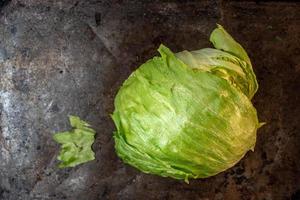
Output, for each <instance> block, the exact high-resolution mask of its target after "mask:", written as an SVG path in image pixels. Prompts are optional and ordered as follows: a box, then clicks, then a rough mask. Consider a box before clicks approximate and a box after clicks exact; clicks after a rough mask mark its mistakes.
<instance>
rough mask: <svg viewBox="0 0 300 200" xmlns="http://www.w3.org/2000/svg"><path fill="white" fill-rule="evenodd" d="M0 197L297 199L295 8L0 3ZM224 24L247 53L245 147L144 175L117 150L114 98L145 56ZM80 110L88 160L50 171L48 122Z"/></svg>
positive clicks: (298, 33)
mask: <svg viewBox="0 0 300 200" xmlns="http://www.w3.org/2000/svg"><path fill="white" fill-rule="evenodd" d="M1 6H3V7H2V8H1V9H0V13H1V14H0V149H1V152H0V199H3V200H19V199H20V200H21V199H22V200H27V199H34V200H39V199H40V200H42V199H43V200H44V199H45V200H48V199H58V200H60V199H70V200H73V199H74V200H75V199H76V200H81V199H86V200H96V199H101V200H102V199H120V200H126V199H128V200H129V199H130V200H131V199H147V200H148V199H149V200H151V199H153V200H154V199H155V200H156V199H178V200H181V199H191V200H192V199H193V200H194V199H216V200H217V199H228V200H235V199H237V200H239V199H245V200H248V199H249V200H250V199H251V200H252V199H266V200H270V199H275V200H276V199H280V200H281V199H292V200H296V199H300V159H299V155H300V146H299V145H300V143H299V141H300V132H299V130H300V123H299V121H300V108H299V98H300V92H299V88H300V65H299V63H300V15H299V13H300V5H299V3H293V2H290V3H284V2H283V1H282V2H256V3H255V2H248V1H244V2H240V1H233V2H228V1H224V2H223V1H217V0H212V1H210V0H207V1H185V3H183V1H182V2H181V1H168V2H167V1H137V0H136V1H93V0H87V1H73V0H64V1H50V0H23V1H17V0H12V1H10V2H9V1H7V2H5V1H1ZM217 22H218V23H220V24H222V25H223V26H224V27H225V28H226V29H227V30H228V31H229V32H230V33H231V34H232V35H233V36H234V37H235V38H236V39H237V40H238V41H240V42H241V43H242V44H243V45H244V47H245V48H246V49H247V51H248V52H249V54H250V57H251V58H252V61H253V66H254V70H255V72H256V74H257V78H258V81H259V84H260V89H259V92H258V93H257V95H256V96H255V98H254V104H255V107H256V108H257V110H258V113H259V117H260V120H261V121H265V122H267V124H266V125H265V126H264V127H263V128H261V129H260V130H259V133H258V138H257V144H256V147H255V151H254V152H249V153H247V155H246V156H245V157H244V158H243V159H242V160H241V161H240V162H239V163H238V164H237V165H236V166H235V167H233V168H231V169H229V170H227V171H225V172H223V173H220V174H218V175H216V176H214V177H211V178H207V179H199V180H192V181H191V182H190V184H186V183H184V182H181V181H176V180H172V179H169V178H161V177H158V176H154V175H147V174H143V173H141V172H139V171H137V170H135V169H133V168H131V167H130V166H127V165H125V164H123V163H122V162H121V161H120V160H119V159H118V158H117V156H116V154H115V152H114V146H113V145H114V142H113V139H112V132H113V130H114V126H113V123H112V121H111V119H110V116H109V114H110V113H112V111H113V98H114V95H115V94H116V92H117V89H118V88H119V86H120V84H121V83H122V82H123V81H124V80H125V79H126V77H128V75H129V74H130V73H131V72H132V71H133V70H134V69H135V68H136V67H138V66H139V65H140V64H141V63H143V62H145V61H146V60H147V59H149V58H151V57H152V56H154V55H155V54H157V53H156V49H157V48H158V46H159V44H160V43H164V44H165V45H167V46H168V47H170V48H171V49H172V50H173V51H175V52H176V51H180V50H183V49H189V50H193V49H200V48H203V47H207V46H209V45H210V44H209V41H208V37H209V34H210V32H211V31H212V29H213V28H214V27H215V23H217ZM69 114H73V115H78V116H80V117H81V118H82V119H84V120H86V121H88V122H90V123H91V124H92V125H93V127H94V128H95V129H96V131H97V133H98V134H97V137H96V142H95V144H94V146H93V149H94V150H95V152H96V158H97V159H96V160H95V161H92V162H89V163H87V164H83V165H80V166H78V167H75V168H71V169H58V168H57V161H56V155H57V154H58V151H59V146H58V145H57V144H56V143H55V142H54V141H53V140H52V135H53V134H54V133H55V132H57V131H62V130H67V129H69V128H70V127H69V124H68V115H69Z"/></svg>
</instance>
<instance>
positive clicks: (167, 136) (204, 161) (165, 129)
mask: <svg viewBox="0 0 300 200" xmlns="http://www.w3.org/2000/svg"><path fill="white" fill-rule="evenodd" d="M159 52H160V54H161V57H154V58H153V59H151V60H149V61H147V62H146V63H145V64H143V65H142V66H141V67H139V68H138V69H137V70H136V71H135V72H134V73H132V74H131V76H130V77H129V78H128V79H127V80H126V81H125V82H124V84H123V86H122V87H121V88H120V90H119V92H118V94H117V96H116V98H115V111H114V113H113V115H112V118H113V120H114V122H115V125H116V127H117V131H116V132H115V133H114V139H115V148H116V152H117V154H118V156H119V157H120V158H122V159H123V161H124V162H126V163H129V164H130V165H132V166H134V167H136V168H138V169H140V170H141V171H143V172H145V173H153V174H157V175H160V176H169V177H173V178H175V179H184V180H185V181H188V179H189V178H204V177H209V176H212V175H215V174H217V173H219V172H221V171H224V170H226V169H228V168H230V167H231V166H233V165H234V164H235V163H237V162H238V161H239V160H240V159H241V158H242V157H243V156H244V154H245V153H246V152H247V151H248V150H250V149H253V147H254V145H255V141H256V131H257V128H258V127H259V122H258V119H257V114H256V110H255V108H254V107H253V106H252V104H251V102H250V99H249V98H248V97H247V96H246V95H245V94H244V93H243V92H241V90H240V89H239V88H238V87H233V85H232V84H231V83H230V82H229V81H228V80H227V79H224V77H222V76H219V75H218V73H213V72H212V68H211V67H210V62H211V61H209V59H211V58H210V57H209V56H208V59H207V60H206V61H205V62H207V63H208V65H207V66H202V64H201V66H199V67H195V68H192V67H189V66H187V65H186V64H185V62H183V61H181V60H180V59H178V58H177V57H176V56H175V55H174V54H173V53H172V52H171V51H170V50H169V49H168V48H167V47H165V46H163V45H161V46H160V47H159ZM201 53H203V52H201ZM224 54H226V53H224ZM226 55H227V54H226ZM203 56H205V53H203ZM234 59H236V57H234ZM203 62H204V61H203ZM213 62H214V61H213ZM222 62H225V63H226V62H230V61H222ZM231 64H232V65H234V63H231ZM188 65H189V64H188ZM224 65H225V64H224ZM224 69H225V70H227V69H228V67H227V68H226V67H224ZM228 70H230V71H232V73H235V74H238V76H240V77H241V78H243V77H244V76H245V71H244V70H240V69H238V67H236V65H234V67H232V69H228Z"/></svg>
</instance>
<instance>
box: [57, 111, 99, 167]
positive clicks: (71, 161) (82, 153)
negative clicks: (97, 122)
mask: <svg viewBox="0 0 300 200" xmlns="http://www.w3.org/2000/svg"><path fill="white" fill-rule="evenodd" d="M69 120H70V124H71V126H72V127H73V129H72V130H71V131H66V132H60V133H56V134H55V135H54V136H53V139H54V140H55V141H56V142H58V143H59V144H61V150H60V153H59V155H58V157H57V159H58V160H60V161H61V163H60V164H59V167H60V168H65V167H74V166H76V165H79V164H81V163H85V162H88V161H91V160H94V159H95V154H94V152H93V150H92V148H91V146H92V144H93V143H94V137H95V134H96V133H95V131H94V130H93V129H92V128H90V125H89V124H88V123H87V122H85V121H83V120H81V119H80V118H79V117H76V116H70V117H69Z"/></svg>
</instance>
